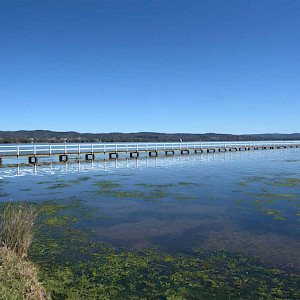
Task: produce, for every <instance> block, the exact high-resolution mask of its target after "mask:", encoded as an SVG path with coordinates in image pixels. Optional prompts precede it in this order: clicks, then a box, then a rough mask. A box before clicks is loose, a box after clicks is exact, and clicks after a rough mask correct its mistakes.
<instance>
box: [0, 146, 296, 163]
mask: <svg viewBox="0 0 300 300" xmlns="http://www.w3.org/2000/svg"><path fill="white" fill-rule="evenodd" d="M294 147H296V148H298V147H300V141H251V142H250V141H249V142H192V143H183V142H180V143H118V144H102V143H101V144H100V143H99V144H67V143H65V144H30V145H4V144H3V145H0V164H2V162H3V158H10V159H12V158H19V157H28V162H29V163H30V164H35V163H37V162H38V158H39V157H47V156H48V157H49V156H57V157H58V158H59V161H60V162H61V161H67V160H68V159H69V157H70V156H74V155H76V156H78V155H84V157H85V159H86V160H94V159H95V155H97V154H104V155H108V156H109V158H110V159H112V158H115V159H116V158H118V157H119V154H121V153H124V154H129V156H130V157H139V156H140V153H144V154H146V155H149V156H158V153H160V152H162V153H164V154H165V155H174V154H175V153H179V154H189V153H190V152H193V153H204V152H206V153H209V152H224V151H247V150H266V149H281V148H294Z"/></svg>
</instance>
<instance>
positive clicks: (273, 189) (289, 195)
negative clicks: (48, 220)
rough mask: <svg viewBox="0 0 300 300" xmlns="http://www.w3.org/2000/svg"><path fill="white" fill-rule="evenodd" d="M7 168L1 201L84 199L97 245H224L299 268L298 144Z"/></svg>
mask: <svg viewBox="0 0 300 300" xmlns="http://www.w3.org/2000/svg"><path fill="white" fill-rule="evenodd" d="M0 170H1V171H0V178H1V179H0V200H1V201H7V200H9V199H12V200H13V201H19V200H26V201H30V202H35V203H39V202H44V201H46V200H51V201H54V200H57V203H59V202H60V201H65V200H66V199H75V198H76V199H79V200H80V201H81V202H80V203H82V204H84V205H85V207H86V208H87V209H91V210H92V211H93V214H92V216H90V215H87V216H85V217H82V218H79V219H76V222H74V224H73V225H72V226H73V228H77V229H78V228H80V229H84V230H88V231H89V232H90V237H91V239H93V240H94V241H101V242H106V243H108V244H109V245H111V246H114V247H125V248H128V249H135V248H142V249H144V248H151V249H161V250H163V251H165V252H168V253H177V252H179V253H190V252H191V251H193V250H195V249H197V250H199V249H200V250H220V249H222V250H227V251H233V252H235V253H240V254H243V255H245V256H249V257H252V256H257V257H259V258H260V259H261V260H262V261H263V263H264V264H265V265H266V266H269V267H277V268H279V269H282V270H287V271H292V272H299V270H300V258H299V249H300V239H299V233H300V230H299V220H300V216H299V211H300V189H299V188H300V180H299V179H300V171H299V170H300V149H281V150H261V151H247V152H231V153H228V152H227V153H209V154H190V155H178V156H172V157H171V156H170V157H165V156H162V157H152V158H148V157H144V158H143V157H142V158H140V159H120V160H116V161H114V160H110V161H94V162H75V161H73V162H72V161H71V162H70V163H67V164H51V165H45V166H35V167H19V168H17V167H2V168H1V169H0ZM54 221H55V220H54ZM54 221H53V222H54ZM56 221H57V220H56Z"/></svg>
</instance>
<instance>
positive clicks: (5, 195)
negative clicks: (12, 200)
mask: <svg viewBox="0 0 300 300" xmlns="http://www.w3.org/2000/svg"><path fill="white" fill-rule="evenodd" d="M9 196H11V194H8V193H2V192H0V197H1V198H4V197H9Z"/></svg>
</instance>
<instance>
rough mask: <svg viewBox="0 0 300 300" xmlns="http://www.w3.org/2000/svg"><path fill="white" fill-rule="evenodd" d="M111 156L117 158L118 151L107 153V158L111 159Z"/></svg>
mask: <svg viewBox="0 0 300 300" xmlns="http://www.w3.org/2000/svg"><path fill="white" fill-rule="evenodd" d="M112 158H115V159H117V158H119V153H109V159H112Z"/></svg>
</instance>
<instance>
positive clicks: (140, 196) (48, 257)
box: [0, 174, 300, 300]
mask: <svg viewBox="0 0 300 300" xmlns="http://www.w3.org/2000/svg"><path fill="white" fill-rule="evenodd" d="M98 175H99V174H98ZM102 176H103V175H99V176H97V175H95V177H93V179H94V180H91V179H92V177H88V176H81V177H77V178H73V180H68V181H62V180H57V178H56V179H55V180H54V181H44V182H38V183H37V184H39V185H42V187H43V189H45V190H46V191H48V193H47V194H48V197H47V199H46V200H45V199H44V200H42V199H39V198H38V196H37V197H36V198H37V200H36V201H34V202H32V203H31V204H28V203H27V204H26V203H11V202H9V203H2V204H0V207H1V208H2V214H1V216H0V218H1V226H2V230H1V242H2V246H1V247H0V299H2V298H3V299H48V298H49V299H50V297H51V299H54V300H55V299H57V300H58V299H59V300H61V299H72V300H73V299H74V300H76V299H166V300H175V299H176V300H179V299H300V290H299V286H300V277H299V275H297V274H295V273H293V270H289V272H285V271H283V270H279V269H277V268H275V267H268V266H267V265H266V264H264V262H262V261H260V260H259V259H258V258H256V257H248V256H244V255H241V254H239V253H237V252H233V251H225V250H223V249H226V248H221V247H218V246H216V247H215V248H214V249H215V250H214V251H209V250H199V249H200V244H193V247H194V248H192V247H190V248H189V249H188V251H186V252H181V253H180V252H175V251H174V252H171V253H169V252H167V251H163V250H162V249H163V247H162V248H159V246H156V247H148V248H147V249H132V248H114V247H112V246H111V245H109V244H105V243H104V242H102V241H100V242H99V239H100V240H101V230H99V231H98V232H96V230H95V231H93V229H95V228H94V227H93V226H91V224H96V223H97V226H98V228H101V222H102V219H104V218H105V217H108V218H107V219H106V221H104V223H105V222H106V223H105V225H103V228H105V226H111V224H112V226H114V225H115V223H114V220H109V215H108V216H100V215H102V211H101V206H100V205H101V203H102V201H104V200H107V202H105V204H107V203H108V202H111V203H113V204H115V203H117V202H118V201H112V200H119V201H120V202H122V201H123V200H127V199H131V200H134V201H136V202H137V203H138V204H139V202H142V201H162V202H163V201H165V203H166V202H167V201H172V202H176V205H177V204H178V203H179V204H181V203H183V202H184V203H188V201H185V200H194V201H190V203H191V207H192V210H193V205H195V204H197V201H198V200H199V202H200V201H202V199H204V197H203V198H202V195H201V193H200V192H201V190H200V189H197V187H199V188H202V187H203V188H206V187H207V180H208V179H209V177H208V176H204V177H203V178H205V179H203V178H202V179H201V180H203V182H202V181H200V180H199V179H197V181H196V182H188V181H184V180H187V179H186V178H181V179H180V180H178V182H177V184H175V183H169V182H168V181H167V182H161V181H159V182H157V184H154V183H153V184H152V183H151V182H150V183H148V182H147V183H133V186H134V187H133V188H132V189H130V186H126V187H123V185H122V184H121V182H120V181H116V180H99V179H102V178H100V177H102ZM121 176H131V175H121ZM286 176H289V177H288V178H281V177H280V176H274V177H268V178H267V177H258V176H252V177H247V178H246V179H245V180H244V181H243V182H239V183H238V185H239V186H240V187H241V188H240V190H241V192H240V191H239V192H240V193H239V194H232V195H233V196H232V195H231V197H232V198H229V197H228V198H226V197H224V198H222V194H221V192H219V191H217V192H216V193H211V194H209V195H207V197H206V199H205V201H207V199H209V200H211V201H210V202H211V203H215V202H217V201H219V199H225V201H227V200H228V199H229V200H228V202H230V203H232V202H234V201H235V200H236V199H238V200H236V203H239V204H240V208H241V209H243V210H246V209H247V208H250V209H251V212H253V211H254V212H255V213H254V214H255V215H257V216H259V217H261V218H264V220H270V223H272V225H273V224H275V222H276V224H279V226H282V225H284V224H286V223H287V222H288V221H290V220H289V218H290V217H291V215H292V217H295V218H299V217H300V206H299V199H300V198H299V193H298V191H297V189H296V188H295V187H299V186H300V179H299V178H296V177H293V175H292V176H291V175H286ZM96 178H97V179H96ZM105 179H107V178H105ZM257 182H259V183H261V184H262V185H263V188H264V189H254V190H251V189H249V187H251V185H252V184H253V185H254V184H257ZM80 183H81V184H82V185H85V189H86V190H85V192H83V193H82V194H80V195H79V194H78V193H77V191H76V194H75V195H76V196H70V195H74V194H72V193H71V194H70V193H68V192H65V190H64V193H65V194H64V196H52V195H51V194H54V193H61V191H58V192H57V190H59V189H66V191H69V190H68V189H67V188H70V190H71V189H72V187H74V185H78V184H80ZM283 186H284V188H283ZM176 187H177V189H176ZM123 188H124V189H123ZM52 189H54V191H49V190H52ZM26 190H27V189H23V190H21V189H20V190H19V191H26ZM28 191H29V189H28ZM182 192H183V193H182ZM185 193H186V195H185ZM40 195H41V194H40ZM52 197H53V198H52ZM55 197H56V198H55ZM84 197H90V199H88V198H84ZM107 197H109V198H108V199H106V198H107ZM233 197H234V198H233ZM126 198H127V199H126ZM175 200H176V201H175ZM180 200H182V201H180ZM88 201H90V205H88ZM205 201H202V202H201V205H203V206H201V207H200V208H201V214H202V215H200V214H199V213H198V212H197V211H196V209H195V213H194V210H193V211H192V213H194V215H193V217H194V218H196V217H197V218H200V217H201V216H204V218H206V215H205V214H207V215H208V213H207V211H205V206H206V205H208V204H206V203H207V202H205ZM128 202H129V201H128ZM132 202H133V201H132ZM132 202H131V203H132ZM94 203H95V206H93V204H94ZM165 203H163V204H165ZM219 203H220V202H218V203H217V204H219ZM121 204H122V205H123V202H122V203H121ZM159 204H160V203H154V204H153V207H155V208H156V205H157V207H159ZM142 205H145V206H146V207H147V208H148V207H150V205H149V203H146V204H145V203H143V204H142ZM96 207H100V208H96ZM117 207H118V206H117ZM213 207H214V206H213ZM195 208H196V206H195ZM253 208H254V209H255V210H253ZM123 211H125V210H122V212H123ZM148 212H149V210H148V211H147V213H148ZM151 213H152V212H150V213H149V214H150V215H151ZM214 213H215V214H216V218H218V217H219V216H220V215H217V214H218V213H217V212H216V211H215V210H214ZM136 215H137V216H138V218H140V217H141V222H143V221H144V219H143V218H144V214H143V213H141V214H138V213H137V214H136ZM136 215H134V214H133V216H136ZM199 215H200V217H199ZM122 217H123V216H122ZM124 219H125V218H124ZM11 220H13V221H11ZM139 220H140V219H139ZM183 220H184V219H183ZM205 220H206V219H205ZM273 220H275V221H273ZM123 221H124V220H122V222H123ZM125 221H126V222H127V221H128V220H125ZM129 221H131V220H129ZM171 221H172V220H171ZM175 221H176V220H174V222H175ZM293 221H294V220H292V222H293ZM33 224H36V226H35V235H34V239H33V241H32V237H33ZM119 224H120V223H118V225H119ZM204 224H205V223H204ZM208 224H210V223H208ZM204 226H205V225H204ZM15 233H16V234H15ZM99 237H100V238H99ZM31 241H32V243H31ZM198 247H199V248H198ZM164 249H165V248H164ZM237 251H238V250H237ZM27 255H28V258H30V261H29V260H28V258H27ZM270 265H272V264H270ZM274 265H275V264H274ZM274 265H272V266H274ZM37 266H38V269H37ZM45 290H46V291H47V293H48V294H49V296H47V294H46V292H45ZM47 297H48V298H47Z"/></svg>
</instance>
